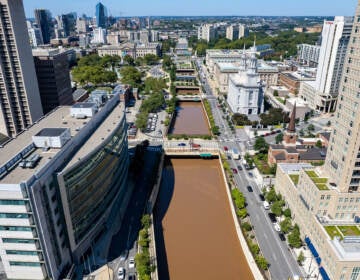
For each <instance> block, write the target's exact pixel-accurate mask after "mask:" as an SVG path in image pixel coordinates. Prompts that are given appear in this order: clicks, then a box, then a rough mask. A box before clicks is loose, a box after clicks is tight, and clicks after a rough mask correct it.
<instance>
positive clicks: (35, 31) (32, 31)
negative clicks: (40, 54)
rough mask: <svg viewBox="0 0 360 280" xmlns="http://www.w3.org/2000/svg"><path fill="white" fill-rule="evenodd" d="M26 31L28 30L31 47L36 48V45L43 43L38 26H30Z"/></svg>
mask: <svg viewBox="0 0 360 280" xmlns="http://www.w3.org/2000/svg"><path fill="white" fill-rule="evenodd" d="M28 32H29V39H30V45H31V46H32V47H35V48H36V47H37V46H39V45H42V44H43V39H42V35H41V30H40V28H36V27H31V28H29V29H28Z"/></svg>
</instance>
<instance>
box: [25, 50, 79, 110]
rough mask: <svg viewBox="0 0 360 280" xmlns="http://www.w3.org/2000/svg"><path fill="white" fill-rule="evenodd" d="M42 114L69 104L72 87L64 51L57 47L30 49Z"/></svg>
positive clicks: (71, 100) (70, 102) (71, 99)
mask: <svg viewBox="0 0 360 280" xmlns="http://www.w3.org/2000/svg"><path fill="white" fill-rule="evenodd" d="M32 53H33V56H34V63H35V69H36V76H37V80H38V84H39V90H40V96H41V104H42V108H43V111H44V114H47V113H48V112H50V111H51V110H53V109H55V108H56V107H58V106H60V105H71V104H72V103H73V102H74V101H73V98H72V89H71V81H70V71H69V62H68V56H67V53H66V52H60V51H59V50H58V49H34V50H33V51H32Z"/></svg>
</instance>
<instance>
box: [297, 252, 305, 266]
mask: <svg viewBox="0 0 360 280" xmlns="http://www.w3.org/2000/svg"><path fill="white" fill-rule="evenodd" d="M304 261H305V256H304V253H303V251H302V250H301V251H300V254H299V256H298V258H297V262H298V264H299V265H302V263H303V262H304Z"/></svg>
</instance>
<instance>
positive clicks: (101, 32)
mask: <svg viewBox="0 0 360 280" xmlns="http://www.w3.org/2000/svg"><path fill="white" fill-rule="evenodd" d="M91 43H92V44H105V43H106V29H104V28H101V27H99V28H95V29H94V31H93V39H92V41H91Z"/></svg>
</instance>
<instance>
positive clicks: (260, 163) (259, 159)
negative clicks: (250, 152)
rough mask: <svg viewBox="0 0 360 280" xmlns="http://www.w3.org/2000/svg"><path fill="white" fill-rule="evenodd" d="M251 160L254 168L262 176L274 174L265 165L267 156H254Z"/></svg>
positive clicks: (266, 164)
mask: <svg viewBox="0 0 360 280" xmlns="http://www.w3.org/2000/svg"><path fill="white" fill-rule="evenodd" d="M253 160H254V163H255V165H256V167H257V168H258V169H259V171H260V172H261V173H262V174H266V175H272V174H274V173H273V170H272V168H271V167H270V166H269V165H268V163H267V154H265V155H264V154H260V153H259V154H256V155H254V156H253Z"/></svg>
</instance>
